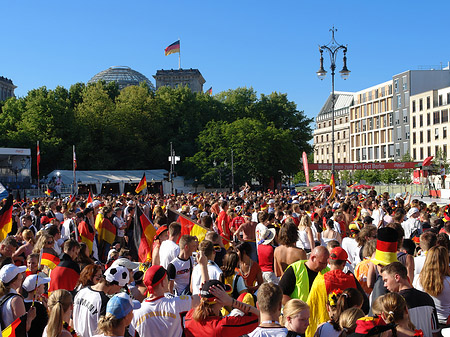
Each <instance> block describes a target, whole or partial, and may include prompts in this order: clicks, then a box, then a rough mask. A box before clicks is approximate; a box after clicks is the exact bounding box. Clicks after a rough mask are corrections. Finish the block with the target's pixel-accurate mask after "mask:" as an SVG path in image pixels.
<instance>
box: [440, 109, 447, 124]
mask: <svg viewBox="0 0 450 337" xmlns="http://www.w3.org/2000/svg"><path fill="white" fill-rule="evenodd" d="M447 122H448V110H447V109H445V110H442V111H441V123H447Z"/></svg>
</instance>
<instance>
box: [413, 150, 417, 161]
mask: <svg viewBox="0 0 450 337" xmlns="http://www.w3.org/2000/svg"><path fill="white" fill-rule="evenodd" d="M413 160H417V153H416V149H413Z"/></svg>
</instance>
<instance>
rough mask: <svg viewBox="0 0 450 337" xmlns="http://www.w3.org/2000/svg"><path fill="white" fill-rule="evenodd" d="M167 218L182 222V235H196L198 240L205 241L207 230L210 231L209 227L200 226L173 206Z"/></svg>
mask: <svg viewBox="0 0 450 337" xmlns="http://www.w3.org/2000/svg"><path fill="white" fill-rule="evenodd" d="M167 218H168V219H171V220H172V221H177V222H178V223H180V224H181V235H185V234H188V235H193V236H196V237H197V239H198V242H201V241H203V239H204V238H205V235H206V232H207V231H208V229H206V228H205V227H203V226H200V225H199V224H197V223H196V222H195V221H193V220H191V219H189V218H188V217H187V216H185V215H184V214H181V213H180V212H177V211H175V210H174V209H171V208H169V210H168V215H167ZM174 219H175V220H174ZM168 223H171V221H168Z"/></svg>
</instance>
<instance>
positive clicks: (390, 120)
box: [389, 112, 392, 126]
mask: <svg viewBox="0 0 450 337" xmlns="http://www.w3.org/2000/svg"><path fill="white" fill-rule="evenodd" d="M389 126H392V112H391V113H390V114H389Z"/></svg>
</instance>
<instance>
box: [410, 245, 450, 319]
mask: <svg viewBox="0 0 450 337" xmlns="http://www.w3.org/2000/svg"><path fill="white" fill-rule="evenodd" d="M413 286H414V288H416V289H418V290H421V291H424V292H426V293H428V294H429V295H430V296H431V297H432V298H433V301H434V304H435V305H436V311H437V316H438V320H439V323H440V324H446V323H447V318H448V316H449V315H450V268H449V257H448V250H447V248H446V247H442V246H435V247H432V248H430V249H429V250H428V251H427V257H426V258H425V263H424V265H423V268H422V271H421V272H420V274H419V275H416V277H415V278H414V282H413Z"/></svg>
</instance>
